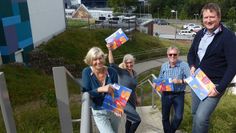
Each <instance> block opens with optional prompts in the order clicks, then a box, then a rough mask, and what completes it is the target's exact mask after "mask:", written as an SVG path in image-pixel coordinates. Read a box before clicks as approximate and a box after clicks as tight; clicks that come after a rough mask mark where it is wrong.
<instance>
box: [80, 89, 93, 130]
mask: <svg viewBox="0 0 236 133" xmlns="http://www.w3.org/2000/svg"><path fill="white" fill-rule="evenodd" d="M81 102H82V110H81V123H80V132H81V133H90V128H91V127H90V125H91V119H90V114H91V113H90V97H89V93H88V92H84V93H83V96H82V100H81Z"/></svg>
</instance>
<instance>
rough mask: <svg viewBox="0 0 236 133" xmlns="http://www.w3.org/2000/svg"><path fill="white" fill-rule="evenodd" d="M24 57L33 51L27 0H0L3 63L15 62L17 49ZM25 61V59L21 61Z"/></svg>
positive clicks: (0, 47)
mask: <svg viewBox="0 0 236 133" xmlns="http://www.w3.org/2000/svg"><path fill="white" fill-rule="evenodd" d="M21 48H22V49H27V51H23V54H24V57H27V53H29V48H30V50H31V49H33V39H32V32H31V26H30V19H29V11H28V4H27V0H0V51H1V54H2V58H3V63H8V62H12V61H15V59H14V58H15V57H14V53H15V52H16V51H17V50H19V49H21ZM23 60H25V59H23Z"/></svg>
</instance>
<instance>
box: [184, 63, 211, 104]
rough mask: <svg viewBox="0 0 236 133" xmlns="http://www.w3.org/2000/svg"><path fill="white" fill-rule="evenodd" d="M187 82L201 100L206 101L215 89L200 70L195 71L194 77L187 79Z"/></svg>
mask: <svg viewBox="0 0 236 133" xmlns="http://www.w3.org/2000/svg"><path fill="white" fill-rule="evenodd" d="M185 81H186V83H188V85H189V86H190V87H191V88H192V90H193V91H194V92H195V94H196V95H197V96H198V97H199V99H200V100H204V99H205V98H206V97H207V96H208V94H209V92H210V90H211V89H214V88H215V85H214V84H213V83H212V82H211V80H210V79H209V78H208V77H207V75H206V74H205V73H204V72H203V71H202V70H201V69H200V68H198V69H197V70H196V71H195V73H194V75H193V76H190V77H188V78H186V79H185Z"/></svg>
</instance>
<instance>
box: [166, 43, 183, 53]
mask: <svg viewBox="0 0 236 133" xmlns="http://www.w3.org/2000/svg"><path fill="white" fill-rule="evenodd" d="M172 49H175V50H176V51H177V53H178V54H180V50H179V48H178V47H176V46H174V45H172V46H170V47H168V48H167V54H168V52H169V51H170V50H172Z"/></svg>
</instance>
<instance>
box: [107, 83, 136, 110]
mask: <svg viewBox="0 0 236 133" xmlns="http://www.w3.org/2000/svg"><path fill="white" fill-rule="evenodd" d="M112 88H113V89H114V93H113V94H111V95H110V94H106V96H105V98H104V101H103V105H102V108H103V109H105V110H108V111H112V112H116V113H119V114H121V113H123V112H124V108H125V106H126V103H127V101H128V100H129V97H130V94H131V92H132V90H131V89H129V88H127V87H124V86H120V85H118V84H113V85H112Z"/></svg>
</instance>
